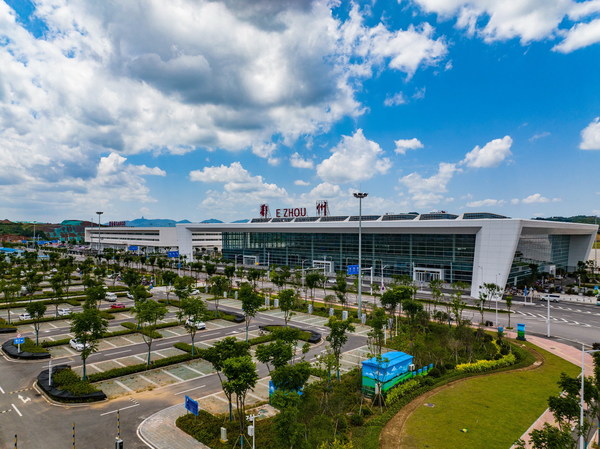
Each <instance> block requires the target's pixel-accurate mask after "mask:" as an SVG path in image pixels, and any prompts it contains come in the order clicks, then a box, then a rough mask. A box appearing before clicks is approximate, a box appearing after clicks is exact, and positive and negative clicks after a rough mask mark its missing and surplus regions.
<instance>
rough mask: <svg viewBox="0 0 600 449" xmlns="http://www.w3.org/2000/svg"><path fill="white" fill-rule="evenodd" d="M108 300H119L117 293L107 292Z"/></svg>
mask: <svg viewBox="0 0 600 449" xmlns="http://www.w3.org/2000/svg"><path fill="white" fill-rule="evenodd" d="M106 300H107V301H108V302H115V301H116V300H117V295H116V293H113V292H108V293H107V294H106Z"/></svg>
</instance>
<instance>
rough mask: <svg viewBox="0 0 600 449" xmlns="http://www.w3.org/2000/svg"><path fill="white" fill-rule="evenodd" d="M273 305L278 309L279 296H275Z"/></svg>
mask: <svg viewBox="0 0 600 449" xmlns="http://www.w3.org/2000/svg"><path fill="white" fill-rule="evenodd" d="M273 307H275V308H276V309H279V298H275V299H274V300H273Z"/></svg>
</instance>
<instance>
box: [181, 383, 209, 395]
mask: <svg viewBox="0 0 600 449" xmlns="http://www.w3.org/2000/svg"><path fill="white" fill-rule="evenodd" d="M204 387H206V385H200V386H199V387H194V388H190V389H189V390H183V391H180V392H179V393H175V396H177V395H179V394H183V393H187V392H188V391H193V390H198V389H199V388H204Z"/></svg>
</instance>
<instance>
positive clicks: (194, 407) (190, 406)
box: [185, 396, 199, 416]
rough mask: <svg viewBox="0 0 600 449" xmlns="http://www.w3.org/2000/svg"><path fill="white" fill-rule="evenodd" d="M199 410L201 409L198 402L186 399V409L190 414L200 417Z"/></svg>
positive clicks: (187, 397)
mask: <svg viewBox="0 0 600 449" xmlns="http://www.w3.org/2000/svg"><path fill="white" fill-rule="evenodd" d="M198 408H199V407H198V401H194V400H193V399H192V398H190V397H189V396H186V397H185V409H186V410H187V411H188V412H190V413H193V414H194V415H196V416H198Z"/></svg>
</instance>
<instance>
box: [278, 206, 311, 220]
mask: <svg viewBox="0 0 600 449" xmlns="http://www.w3.org/2000/svg"><path fill="white" fill-rule="evenodd" d="M275 216H276V217H283V218H295V217H306V207H295V208H289V209H287V208H286V209H275Z"/></svg>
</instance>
